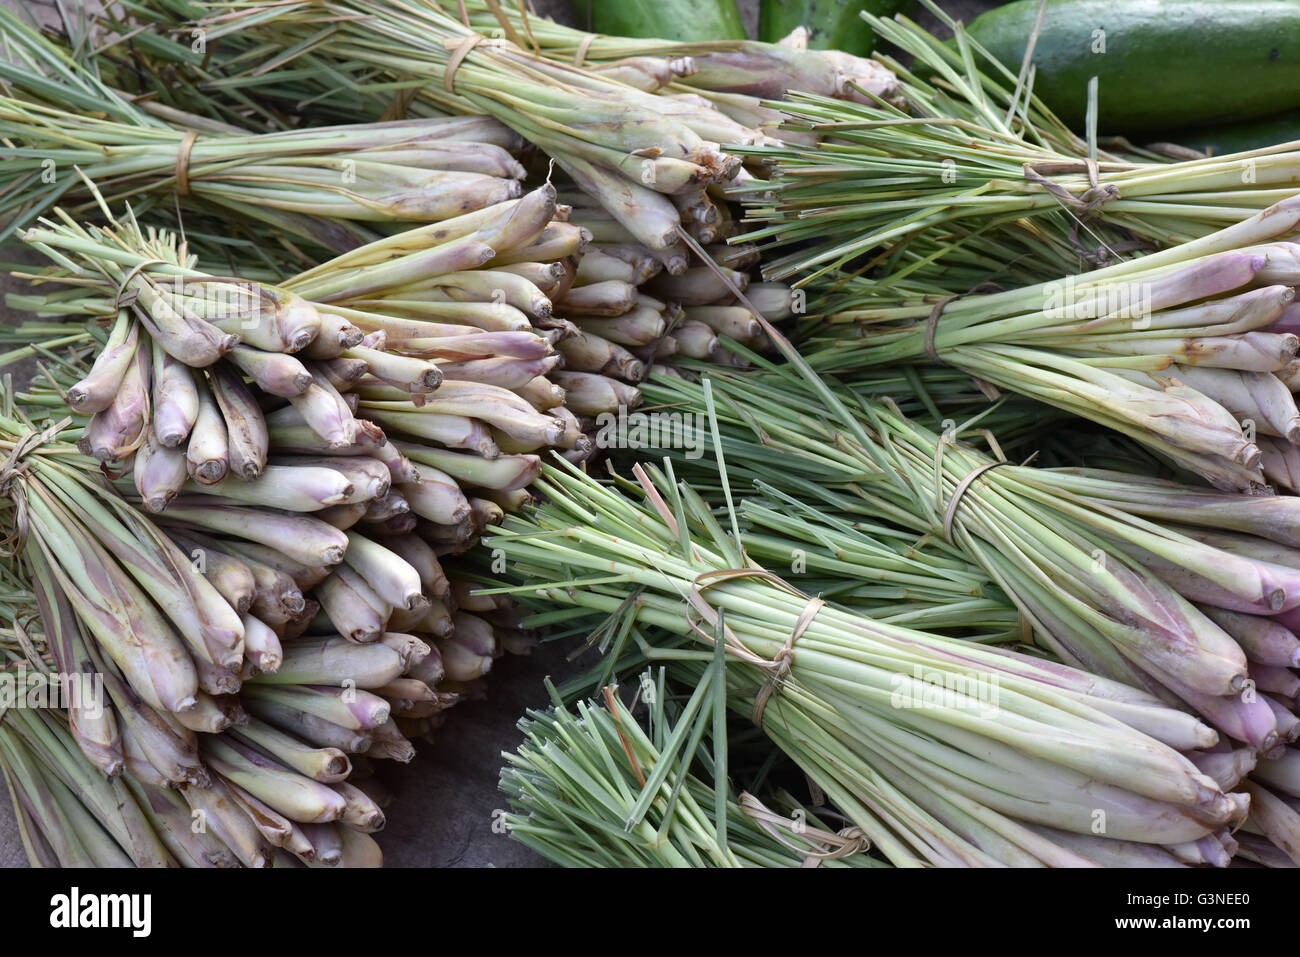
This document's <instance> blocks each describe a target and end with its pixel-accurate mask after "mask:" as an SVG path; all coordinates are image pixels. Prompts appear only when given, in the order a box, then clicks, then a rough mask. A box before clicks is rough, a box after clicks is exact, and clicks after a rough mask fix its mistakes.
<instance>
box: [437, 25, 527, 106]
mask: <svg viewBox="0 0 1300 957" xmlns="http://www.w3.org/2000/svg"><path fill="white" fill-rule="evenodd" d="M480 44H482V45H486V46H490V47H509V46H514V44H512V43H511V42H510V41H509V40H502V39H499V38H493V37H485V36H483V34H481V33H471V34H470V35H469V36H467V37H462V38H461V39H459V40H444V41H443V45H444V46H445V47H446V48H447V49H448V50H450V51H451V59H449V60H448V61H447V66H446V67H444V68H443V71H442V86H443V88H444V89H445V90H446V91H447V92H448V93H455V92H456V71H457V70H459V69H460V65H461V64H462V63H464V62H465V58H466V57H467V56H469V55H470V53H471V51H473V49H474V48H475V47H476V46H479V45H480Z"/></svg>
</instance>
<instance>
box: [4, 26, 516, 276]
mask: <svg viewBox="0 0 1300 957" xmlns="http://www.w3.org/2000/svg"><path fill="white" fill-rule="evenodd" d="M0 24H3V25H4V27H5V30H6V34H5V35H6V40H7V47H8V52H9V55H10V57H11V58H12V61H4V60H0V78H2V79H3V80H4V82H5V85H6V93H7V94H8V95H6V96H4V97H0V135H3V137H4V139H5V142H4V145H2V146H0V158H2V159H4V163H3V164H0V170H3V174H2V175H0V187H3V188H0V196H3V200H0V218H2V219H3V220H4V221H5V226H4V229H3V230H0V238H3V236H5V235H8V234H9V232H11V231H12V230H14V229H17V228H20V227H22V226H24V225H26V224H27V223H28V222H30V221H31V220H33V219H34V218H36V217H37V216H39V215H40V214H41V213H43V212H45V211H46V210H47V209H49V208H50V207H52V206H53V205H55V204H56V203H58V204H61V205H62V206H63V207H64V208H65V209H68V210H70V211H72V212H74V213H78V214H79V213H82V212H84V211H86V210H90V209H93V207H94V205H95V199H94V198H93V197H92V195H91V191H90V189H89V188H88V185H89V181H93V182H94V183H95V184H96V186H97V187H98V191H99V192H100V193H101V194H102V195H104V196H105V197H107V199H108V200H110V201H111V202H114V203H116V201H118V200H120V199H126V198H130V199H131V200H132V201H133V202H134V203H135V204H136V206H137V212H140V213H143V212H144V210H145V209H146V208H147V207H148V206H149V205H151V203H150V202H149V200H150V199H151V198H152V199H157V198H163V199H165V200H167V202H166V203H164V205H168V206H169V205H170V204H171V203H170V201H171V198H172V197H173V196H176V197H179V198H180V199H182V200H185V201H186V202H187V204H188V205H193V204H194V203H196V202H197V203H198V204H199V205H198V208H199V209H211V208H212V207H214V206H215V207H217V208H221V209H224V210H226V211H227V213H233V214H235V215H237V216H241V217H245V218H250V219H253V220H260V221H263V222H265V223H268V224H270V225H272V226H274V227H276V228H279V229H281V230H284V231H286V232H289V233H291V234H293V235H295V236H297V237H300V238H304V239H308V240H310V241H312V242H314V243H315V244H317V245H319V246H321V247H324V248H327V249H333V250H335V251H339V252H341V251H344V250H347V249H351V248H353V247H354V246H357V245H361V244H362V243H364V242H366V241H369V240H370V239H373V238H374V236H373V235H371V234H369V233H368V232H367V231H365V230H360V229H357V228H355V227H352V226H351V225H350V222H351V221H357V220H363V221H375V222H384V221H403V220H419V221H423V222H433V221H438V220H443V219H449V218H451V217H453V216H456V215H459V214H461V213H465V212H469V211H472V210H475V209H481V208H483V207H485V206H490V205H492V204H494V203H497V202H500V201H502V200H506V199H512V198H515V197H517V196H519V195H520V193H521V192H522V187H521V185H520V181H521V180H522V179H523V176H524V170H523V168H522V167H521V166H520V165H519V163H518V162H516V161H515V159H514V158H513V157H512V156H511V155H510V150H517V149H519V148H521V147H522V145H523V143H522V141H521V140H520V139H519V137H518V136H516V135H515V134H513V133H511V132H510V131H509V130H508V129H506V128H505V127H504V126H502V125H501V124H499V123H497V122H496V121H494V120H491V119H489V118H488V117H481V116H480V117H460V118H450V117H449V118H434V119H423V120H406V121H399V122H391V123H373V124H366V125H360V126H347V127H325V128H317V129H311V130H302V131H290V132H284V133H273V134H263V135H255V134H248V133H245V132H243V131H241V130H239V129H237V128H233V127H227V126H224V125H215V124H211V123H205V122H204V121H202V120H201V119H200V118H198V117H192V116H188V115H186V114H180V113H169V114H167V120H168V122H164V120H163V119H159V118H157V117H155V116H153V115H152V114H151V113H149V112H148V110H147V108H146V106H144V105H135V104H133V103H131V102H130V101H129V100H127V99H126V98H125V97H123V96H121V95H119V94H118V93H116V92H115V91H113V90H112V89H111V88H109V87H108V86H107V85H105V84H104V83H103V82H102V81H101V80H100V79H99V78H98V77H96V76H95V75H94V74H93V73H92V72H91V71H90V70H89V69H87V68H86V67H84V66H82V65H81V64H79V63H77V62H76V61H74V60H73V59H72V58H71V57H70V56H69V54H67V53H66V52H65V51H63V50H62V49H60V48H59V47H58V46H56V45H55V44H54V43H52V42H51V41H49V40H47V39H46V38H45V37H43V36H41V35H40V34H38V33H36V32H35V31H33V30H32V29H31V28H30V27H28V26H26V25H25V24H24V23H22V22H21V21H19V20H18V19H17V17H16V15H14V14H12V13H8V12H5V11H0ZM51 172H52V173H53V175H54V180H53V186H51V181H50V174H51ZM78 203H80V205H79V206H78V205H77V204H78ZM340 220H341V221H343V222H339V221H340Z"/></svg>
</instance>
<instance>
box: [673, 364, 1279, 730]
mask: <svg viewBox="0 0 1300 957" xmlns="http://www.w3.org/2000/svg"><path fill="white" fill-rule="evenodd" d="M710 381H711V383H712V385H713V386H714V388H715V392H716V394H717V396H718V400H717V418H718V421H719V423H720V428H721V430H722V431H721V433H720V434H721V435H722V437H723V441H724V445H723V449H724V451H725V453H726V456H727V462H728V467H729V469H730V474H731V475H733V476H737V477H745V478H750V479H752V480H758V481H761V482H762V483H764V485H765V486H767V487H771V488H773V489H777V490H782V491H784V492H785V493H786V494H787V495H791V496H797V497H798V498H799V499H801V500H803V501H805V502H806V503H808V505H809V506H811V507H813V508H817V509H820V510H822V511H824V512H825V513H826V515H827V516H829V517H833V518H835V519H838V520H840V521H841V522H847V523H854V522H860V521H868V522H883V523H888V524H890V525H894V526H897V527H899V528H901V529H905V530H908V531H910V532H911V533H912V534H913V535H917V536H924V535H929V536H938V537H939V538H940V539H941V540H943V541H946V542H948V543H950V544H952V545H954V546H956V547H957V548H958V549H960V551H961V553H962V554H963V555H964V556H965V557H966V558H967V559H968V560H971V561H973V562H974V563H975V564H977V565H979V566H980V567H981V568H982V569H983V570H984V572H985V573H986V574H987V575H988V576H989V578H990V579H991V580H992V581H993V582H995V583H996V584H997V585H998V586H999V588H1000V589H1001V590H1002V591H1003V592H1005V594H1006V595H1007V597H1009V598H1010V599H1011V600H1012V601H1013V602H1014V603H1015V605H1016V607H1017V608H1018V609H1019V611H1020V613H1021V614H1022V615H1023V616H1024V618H1025V621H1026V623H1027V624H1028V625H1029V626H1030V627H1031V628H1032V630H1033V633H1034V634H1035V636H1036V640H1037V641H1038V642H1039V643H1040V644H1042V645H1043V646H1044V647H1046V648H1048V649H1049V650H1051V651H1052V652H1053V653H1054V654H1055V655H1057V656H1058V657H1059V658H1060V659H1061V660H1063V661H1065V662H1068V663H1070V664H1072V665H1074V666H1082V667H1085V668H1087V669H1088V670H1090V671H1092V672H1094V673H1096V674H1099V675H1103V676H1107V677H1109V678H1112V679H1117V680H1121V681H1125V682H1127V683H1130V684H1133V685H1135V686H1139V687H1142V686H1146V687H1150V688H1152V689H1155V690H1157V691H1159V692H1160V693H1161V694H1163V695H1169V694H1172V695H1173V696H1174V697H1176V698H1177V699H1180V700H1181V701H1183V702H1184V703H1185V705H1186V706H1187V707H1189V708H1191V709H1193V710H1196V711H1197V712H1199V713H1200V714H1201V715H1202V716H1203V717H1204V718H1205V719H1206V721H1207V722H1209V723H1211V724H1213V725H1214V726H1215V727H1217V728H1218V729H1219V730H1220V731H1221V732H1223V733H1224V734H1225V735H1227V736H1229V737H1231V738H1233V739H1234V740H1237V741H1241V742H1243V743H1245V744H1248V745H1250V746H1251V747H1252V748H1255V749H1257V750H1259V751H1262V752H1271V751H1273V750H1274V749H1276V748H1278V747H1280V746H1281V745H1283V744H1285V743H1286V741H1288V740H1289V739H1290V737H1291V735H1292V734H1293V733H1294V731H1293V727H1292V725H1293V722H1292V720H1291V719H1290V718H1288V716H1287V715H1288V714H1289V713H1290V710H1291V708H1292V707H1294V704H1293V703H1292V704H1290V705H1287V704H1283V705H1282V708H1281V710H1280V711H1278V710H1276V709H1275V708H1274V707H1273V704H1276V703H1277V702H1271V699H1269V698H1268V697H1267V696H1266V695H1265V694H1264V693H1263V691H1262V689H1259V688H1258V686H1257V684H1256V682H1255V681H1254V680H1253V679H1251V678H1250V676H1249V668H1248V660H1254V659H1258V658H1260V657H1264V658H1265V659H1266V660H1264V661H1260V662H1259V664H1269V663H1270V662H1275V661H1278V662H1285V661H1287V660H1290V659H1289V656H1286V657H1283V656H1284V655H1286V651H1285V649H1286V648H1287V647H1289V646H1288V645H1287V643H1286V640H1285V639H1286V631H1287V630H1288V629H1289V627H1290V626H1289V624H1288V621H1287V617H1286V616H1287V615H1289V614H1290V612H1289V611H1288V609H1289V608H1290V607H1291V605H1292V604H1293V603H1294V602H1295V601H1296V600H1297V598H1298V597H1300V592H1297V589H1296V579H1295V571H1296V564H1295V558H1294V551H1293V549H1294V547H1295V544H1294V542H1293V541H1292V539H1291V536H1290V533H1289V531H1288V528H1289V525H1290V522H1291V519H1290V518H1288V517H1287V516H1288V515H1289V514H1290V512H1291V511H1292V506H1293V504H1294V500H1293V499H1291V498H1289V497H1282V496H1243V495H1236V494H1232V493H1226V492H1214V491H1210V490H1205V489H1199V488H1192V487H1188V486H1184V485H1180V484H1178V483H1176V482H1171V481H1168V480H1161V479H1154V478H1143V477H1138V476H1134V475H1130V474H1124V473H1113V472H1106V471H1104V470H1080V469H1035V468H1032V467H1027V466H1018V465H1015V464H1013V463H1009V462H1007V461H1006V460H1005V459H1001V458H998V457H995V456H991V455H987V454H984V453H981V452H977V451H976V450H975V449H974V448H972V447H970V446H967V445H965V444H963V443H961V442H959V441H958V440H957V439H958V436H959V435H960V434H961V433H962V428H961V427H960V426H959V425H958V424H957V423H952V424H951V426H950V428H949V429H947V430H945V432H944V433H943V434H942V435H941V434H937V433H935V432H931V431H930V430H928V429H924V428H922V427H920V426H919V425H917V424H916V423H914V422H911V421H910V420H908V419H907V418H906V417H904V416H902V415H901V414H899V413H898V412H897V410H896V409H895V408H893V407H891V405H890V404H889V403H888V402H880V403H874V402H869V401H865V400H864V398H863V397H860V396H855V394H854V393H853V392H852V391H851V390H849V389H846V388H844V387H842V386H835V385H828V384H827V382H829V380H827V382H823V383H821V385H820V388H821V389H822V390H825V391H819V389H818V387H817V386H814V385H813V384H810V383H809V382H808V381H807V380H801V379H800V378H799V377H798V376H796V375H794V374H792V373H788V372H781V373H778V372H772V373H770V374H765V375H762V376H751V377H742V376H723V375H721V374H717V373H715V374H714V375H713V376H712V377H711V380H710ZM648 388H649V389H650V395H651V396H652V400H653V401H654V402H656V403H663V404H664V405H670V406H672V407H674V409H677V410H686V413H693V415H694V416H702V415H704V414H705V412H706V411H707V408H706V404H705V401H704V393H703V389H702V387H701V386H699V385H696V384H692V383H690V382H687V381H685V380H682V379H680V378H667V377H666V378H664V379H662V380H659V381H658V382H656V383H654V384H653V385H652V386H649V387H648ZM796 396H802V398H801V399H796ZM828 406H829V407H830V408H831V409H835V410H836V411H834V412H831V413H829V414H828V412H827V408H828ZM849 409H855V410H856V411H854V412H850V411H849ZM686 422H688V423H690V422H695V423H696V425H695V426H694V427H696V428H698V427H699V426H698V422H699V419H697V418H694V417H693V416H692V415H691V414H687V415H686ZM690 447H698V444H697V440H688V441H687V442H686V443H684V445H683V448H679V449H670V450H667V451H668V454H671V455H672V457H673V458H674V460H675V461H676V463H677V464H676V468H677V469H678V470H679V471H682V470H684V474H689V475H694V474H696V473H697V472H698V470H699V469H700V464H699V463H700V460H699V459H698V457H697V458H695V459H692V458H688V457H687V456H685V455H684V454H683V452H684V449H686V448H690ZM995 448H996V446H995ZM774 450H780V451H781V452H783V453H785V454H784V455H783V456H782V457H781V458H780V459H779V462H778V461H777V460H774V458H773V452H774ZM715 480H716V479H715ZM1202 608H1205V609H1207V610H1208V611H1209V613H1208V614H1207V612H1205V611H1202V610H1201V609H1202ZM1215 609H1222V610H1226V611H1231V612H1236V613H1240V614H1241V615H1243V617H1244V619H1245V620H1244V621H1234V620H1232V619H1228V618H1225V617H1223V616H1222V615H1221V614H1219V612H1217V611H1215ZM1279 613H1281V617H1280V618H1278V619H1277V623H1278V624H1279V625H1280V626H1282V631H1281V632H1278V631H1273V632H1272V633H1267V629H1263V626H1264V625H1265V624H1266V623H1267V621H1268V620H1269V619H1270V618H1271V617H1273V616H1278V615H1279ZM1256 621H1258V622H1259V624H1258V625H1256V624H1255V623H1256ZM1239 634H1240V635H1242V636H1243V637H1242V638H1238V637H1237V635H1239ZM1270 702H1271V703H1270Z"/></svg>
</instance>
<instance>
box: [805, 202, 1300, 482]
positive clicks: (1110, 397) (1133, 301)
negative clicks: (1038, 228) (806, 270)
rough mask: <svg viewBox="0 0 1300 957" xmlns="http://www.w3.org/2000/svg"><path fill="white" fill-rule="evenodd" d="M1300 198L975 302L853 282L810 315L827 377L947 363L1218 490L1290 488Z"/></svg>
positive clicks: (818, 364) (1298, 419) (1296, 426)
mask: <svg viewBox="0 0 1300 957" xmlns="http://www.w3.org/2000/svg"><path fill="white" fill-rule="evenodd" d="M1298 224H1300V199H1296V198H1292V199H1288V200H1283V201H1282V202H1280V203H1277V204H1276V205H1274V206H1271V207H1269V208H1268V209H1266V210H1264V211H1262V212H1259V213H1256V214H1255V215H1254V216H1252V217H1250V218H1249V219H1247V220H1245V221H1243V222H1241V223H1237V224H1235V225H1233V226H1229V227H1227V228H1225V229H1222V230H1220V231H1219V232H1216V233H1212V234H1210V235H1209V236H1205V237H1202V238H1200V239H1196V240H1192V241H1191V242H1188V243H1184V244H1183V245H1181V246H1176V247H1173V248H1171V249H1167V250H1163V251H1161V252H1158V253H1153V254H1151V255H1149V256H1145V257H1143V258H1141V259H1136V260H1131V261H1128V262H1123V263H1118V264H1116V265H1113V266H1108V267H1106V268H1105V269H1099V270H1096V271H1095V272H1092V273H1088V274H1087V275H1085V276H1080V277H1073V276H1066V277H1062V278H1060V279H1058V280H1056V281H1053V282H1049V283H1043V284H1040V285H1036V286H1030V287H1026V288H1023V289H1015V290H1008V291H1005V292H993V293H986V294H977V295H969V296H958V297H953V296H949V295H948V294H947V293H945V292H944V291H943V290H941V289H939V288H936V287H928V286H922V285H920V284H917V285H915V286H910V287H907V288H905V286H906V284H902V285H899V286H888V285H884V284H877V283H867V282H865V281H859V280H852V281H849V282H847V283H846V284H844V287H843V288H842V289H841V290H840V291H837V292H832V293H829V294H828V295H827V296H826V297H825V298H824V299H823V300H822V301H821V302H820V303H818V304H816V305H815V306H814V310H813V311H815V312H817V313H818V314H819V318H818V319H817V320H814V321H811V322H810V323H809V324H808V325H807V327H806V329H805V330H804V331H805V333H806V338H805V342H804V344H803V348H802V351H803V352H804V354H805V355H806V356H807V358H808V361H809V363H810V364H811V365H812V366H813V367H814V368H816V369H818V370H820V371H824V372H840V371H852V370H854V369H858V368H862V367H864V366H868V365H877V364H880V365H893V364H895V363H898V362H923V361H926V360H927V359H929V360H932V361H941V362H944V363H947V364H948V365H951V366H954V367H955V368H958V369H961V370H962V371H964V372H967V373H969V374H971V375H972V376H974V377H976V378H977V379H979V380H982V381H983V382H985V383H990V384H992V385H993V386H995V387H997V388H1001V389H1007V390H1010V391H1013V392H1016V393H1019V394H1021V395H1025V396H1029V397H1032V398H1034V399H1038V400H1040V401H1042V402H1046V403H1048V404H1050V405H1054V406H1057V407H1058V408H1060V409H1063V410H1065V411H1067V412H1070V413H1073V414H1074V415H1077V416H1080V417H1082V418H1086V419H1091V420H1093V421H1095V422H1098V423H1101V424H1103V425H1105V426H1107V427H1108V428H1111V429H1114V430H1115V431H1117V432H1121V433H1123V434H1125V435H1127V436H1130V437H1131V438H1134V439H1136V440H1138V441H1139V442H1141V443H1143V444H1144V445H1146V446H1147V447H1148V448H1150V449H1151V450H1152V451H1154V452H1156V453H1158V454H1159V455H1160V456H1162V457H1164V458H1166V459H1168V460H1170V461H1172V462H1174V463H1176V464H1178V465H1179V466H1181V467H1183V468H1185V469H1188V470H1190V471H1192V472H1195V473H1197V474H1199V475H1201V476H1202V477H1204V478H1205V479H1207V480H1209V481H1210V482H1212V483H1213V484H1214V485H1216V486H1218V487H1220V488H1225V489H1239V490H1246V489H1251V488H1256V487H1259V486H1262V485H1264V484H1265V480H1266V479H1267V480H1269V481H1273V482H1276V483H1278V484H1280V485H1283V486H1286V487H1294V485H1295V482H1296V476H1297V475H1300V468H1297V466H1300V453H1297V451H1296V448H1295V445H1294V442H1295V440H1296V439H1297V438H1300V412H1298V411H1297V408H1296V404H1295V402H1294V400H1293V399H1292V397H1291V387H1292V386H1293V385H1294V384H1295V379H1296V363H1295V354H1296V346H1297V343H1298V342H1300V340H1298V339H1297V338H1296V335H1295V331H1294V330H1295V328H1296V322H1295V318H1294V316H1293V307H1292V305H1291V301H1292V299H1293V298H1294V296H1295V292H1294V289H1293V284H1294V283H1296V282H1300V246H1297V245H1296V244H1294V243H1292V242H1289V241H1287V239H1288V237H1289V236H1290V234H1292V233H1293V232H1294V231H1295V230H1296V227H1297V225H1298Z"/></svg>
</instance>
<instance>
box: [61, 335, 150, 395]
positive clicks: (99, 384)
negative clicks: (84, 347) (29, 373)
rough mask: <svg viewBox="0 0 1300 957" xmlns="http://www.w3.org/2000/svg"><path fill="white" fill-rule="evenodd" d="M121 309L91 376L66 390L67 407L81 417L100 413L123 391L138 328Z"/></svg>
mask: <svg viewBox="0 0 1300 957" xmlns="http://www.w3.org/2000/svg"><path fill="white" fill-rule="evenodd" d="M127 317H128V313H127V312H126V311H125V310H124V311H122V312H121V313H119V314H118V320H117V323H116V324H115V325H114V327H113V331H112V332H111V333H110V334H109V338H108V342H107V343H106V344H105V346H104V348H103V349H102V350H101V351H100V353H99V355H97V356H96V357H95V363H94V365H92V366H91V367H90V373H89V374H88V375H87V376H86V377H85V378H83V379H81V380H80V381H78V382H75V383H73V385H72V386H70V387H69V388H68V391H67V403H68V407H69V408H70V409H72V410H73V411H74V412H80V413H82V414H83V415H93V414H94V413H96V412H102V411H104V410H105V409H107V408H108V407H109V406H110V405H112V404H113V400H114V399H115V398H116V397H117V394H118V392H119V391H121V388H122V380H123V378H124V377H125V376H126V370H127V367H128V366H129V365H130V364H131V361H132V359H133V358H134V357H135V354H136V349H137V347H138V344H139V329H138V327H137V326H136V324H135V323H134V322H131V321H130V320H129V319H128V318H127Z"/></svg>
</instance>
